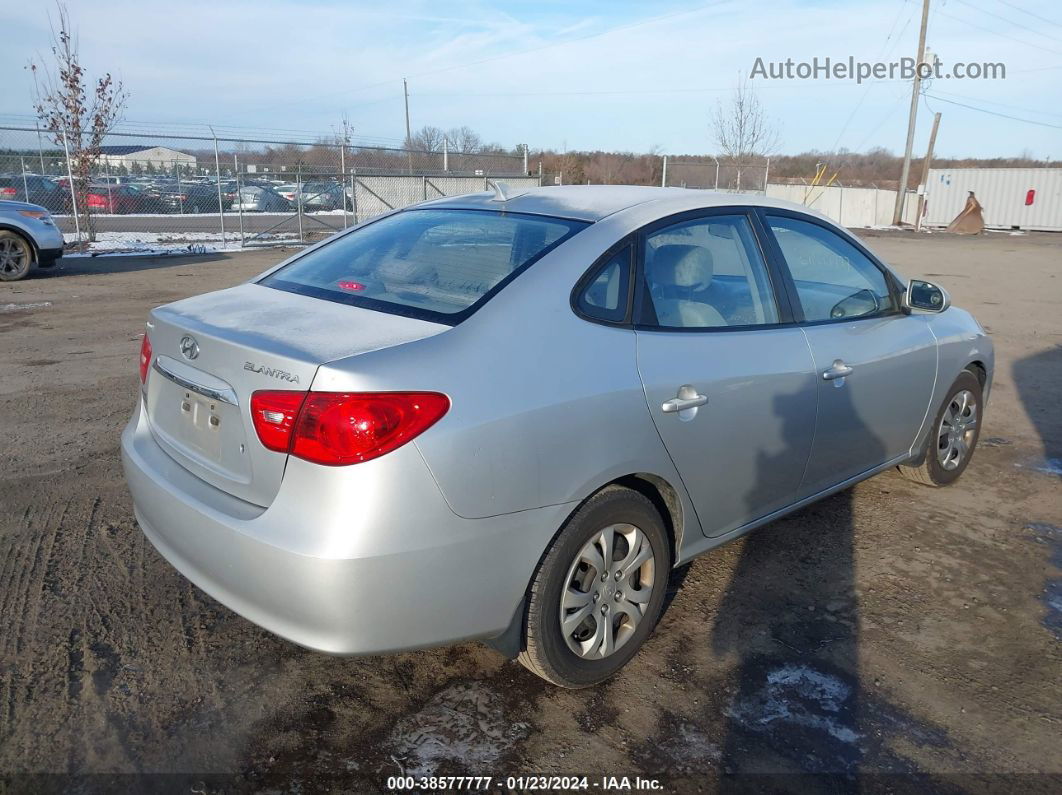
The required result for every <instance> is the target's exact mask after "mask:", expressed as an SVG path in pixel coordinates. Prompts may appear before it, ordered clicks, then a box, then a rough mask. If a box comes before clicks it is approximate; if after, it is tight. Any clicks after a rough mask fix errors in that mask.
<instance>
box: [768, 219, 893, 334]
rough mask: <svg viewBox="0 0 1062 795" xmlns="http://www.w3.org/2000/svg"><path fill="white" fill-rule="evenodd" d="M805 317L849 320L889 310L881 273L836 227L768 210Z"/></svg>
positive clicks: (889, 299)
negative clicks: (776, 214)
mask: <svg viewBox="0 0 1062 795" xmlns="http://www.w3.org/2000/svg"><path fill="white" fill-rule="evenodd" d="M769 221H770V227H771V231H772V232H773V233H774V237H775V240H777V241H778V247H779V248H781V249H782V256H784V257H785V261H786V264H787V265H788V266H789V272H790V274H791V275H792V276H793V281H794V282H795V284H796V291H797V295H798V296H799V297H800V304H801V306H802V307H803V309H804V319H805V320H808V321H812V322H815V321H822V320H850V319H852V318H857V317H867V316H869V315H878V314H882V313H885V312H889V311H892V310H893V309H894V308H895V302H894V300H893V297H892V293H891V292H890V291H889V283H888V281H887V280H886V278H885V274H884V273H883V272H882V271H881V269H880V268H879V267H878V266H877V265H875V264H874V262H873V261H871V259H870V258H869V257H868V256H867V255H866V254H864V253H863V252H862V251H860V250H859V249H858V248H856V247H855V246H853V245H852V244H851V243H849V242H848V241H847V240H845V239H844V238H843V237H841V236H840V235H838V234H837V233H836V232H831V231H830V230H829V229H826V228H825V227H822V226H819V225H818V224H813V223H811V222H809V221H800V220H798V219H796V218H787V217H783V216H769Z"/></svg>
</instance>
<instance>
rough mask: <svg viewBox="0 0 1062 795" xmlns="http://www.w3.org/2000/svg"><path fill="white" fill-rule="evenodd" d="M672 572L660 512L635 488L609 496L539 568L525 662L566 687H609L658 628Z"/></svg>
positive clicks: (566, 530) (592, 505)
mask: <svg viewBox="0 0 1062 795" xmlns="http://www.w3.org/2000/svg"><path fill="white" fill-rule="evenodd" d="M606 539H607V540H606ZM605 553H608V557H609V558H610V560H606V558H605ZM595 558H596V560H597V565H596V566H595V565H594V564H593V563H592V561H593V560H594V559H595ZM588 561H591V562H588ZM670 572H671V546H670V544H669V542H668V536H667V530H666V529H665V527H664V522H663V520H662V519H661V517H660V514H659V513H657V510H656V508H654V507H653V504H652V503H651V502H649V500H648V499H646V498H645V497H644V496H642V495H641V494H639V493H637V492H635V491H632V490H630V489H627V488H623V487H620V486H609V487H607V488H605V489H602V490H601V491H600V492H598V493H597V494H595V495H594V496H593V497H591V498H590V499H589V500H587V501H586V503H584V504H583V505H582V506H581V507H580V508H579V510H577V511H576V512H575V514H573V515H572V517H571V518H570V519H569V520H568V521H567V523H566V524H565V525H564V527H563V528H562V529H561V532H560V533H559V534H558V535H557V537H556V538H555V539H554V541H553V544H552V546H551V547H550V548H549V550H548V551H547V553H546V555H545V557H543V559H542V561H541V562H540V563H539V566H538V569H537V570H536V571H535V574H534V577H533V578H532V580H531V585H530V587H529V589H528V596H527V608H526V612H525V614H524V637H523V641H524V642H523V651H521V652H520V654H519V656H518V657H517V659H518V660H519V661H520V663H521V664H522V665H523V666H524V667H526V668H527V669H528V670H529V671H531V672H532V673H535V674H537V675H538V676H541V677H542V678H543V679H545V680H546V681H548V682H552V683H553V684H555V685H560V686H561V687H567V688H579V687H589V686H590V685H595V684H597V683H598V682H601V681H604V680H605V679H608V678H609V677H610V676H612V675H613V674H615V673H616V672H617V671H618V670H619V669H620V668H622V667H623V666H624V665H626V664H627V662H629V661H630V659H631V658H632V657H633V656H634V655H635V654H636V653H637V652H638V649H639V648H640V647H641V645H642V644H643V643H644V642H645V640H646V638H648V637H649V635H650V633H651V632H652V631H653V627H655V626H656V622H657V621H658V620H659V618H660V614H661V611H662V609H663V604H664V596H665V593H666V591H667V581H668V575H669V574H670ZM562 599H563V600H564V607H563V608H562ZM562 622H567V624H568V626H569V629H570V631H568V632H566V631H565V629H564V628H562ZM576 622H578V623H576Z"/></svg>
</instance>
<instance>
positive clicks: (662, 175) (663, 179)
mask: <svg viewBox="0 0 1062 795" xmlns="http://www.w3.org/2000/svg"><path fill="white" fill-rule="evenodd" d="M660 187H661V188H666V187H667V155H664V168H663V170H662V171H661V173H660Z"/></svg>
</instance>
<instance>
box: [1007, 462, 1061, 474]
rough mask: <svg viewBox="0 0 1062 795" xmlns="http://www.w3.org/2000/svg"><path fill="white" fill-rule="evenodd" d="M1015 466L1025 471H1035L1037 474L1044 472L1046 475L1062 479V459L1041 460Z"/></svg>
mask: <svg viewBox="0 0 1062 795" xmlns="http://www.w3.org/2000/svg"><path fill="white" fill-rule="evenodd" d="M1014 466H1016V467H1022V468H1023V469H1033V470H1036V471H1037V472H1043V473H1044V474H1045V475H1057V476H1058V477H1062V458H1041V459H1036V460H1033V461H1028V462H1025V463H1019V464H1015V465H1014Z"/></svg>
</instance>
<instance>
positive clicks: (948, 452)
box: [897, 370, 984, 487]
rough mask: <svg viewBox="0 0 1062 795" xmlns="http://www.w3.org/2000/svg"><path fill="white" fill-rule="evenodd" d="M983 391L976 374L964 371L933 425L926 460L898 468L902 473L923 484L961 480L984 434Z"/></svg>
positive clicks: (939, 484) (936, 484)
mask: <svg viewBox="0 0 1062 795" xmlns="http://www.w3.org/2000/svg"><path fill="white" fill-rule="evenodd" d="M982 394H983V393H982V389H981V382H980V381H979V380H978V378H977V376H975V375H974V374H973V373H971V372H970V371H969V370H963V371H962V372H961V373H960V374H959V377H958V378H956V379H955V383H954V384H952V385H951V389H949V390H948V396H947V398H946V399H945V400H944V402H943V403H942V404H941V406H940V409H939V410H938V411H937V413H936V416H935V417H934V419H933V424H932V425H931V426H930V430H929V434H930V436H929V441H928V443H927V444H926V452H925V459H924V460H923V461H922V463H921V464H919V465H918V466H905V465H901V466H899V467H897V469H899V470H900V474H902V475H903V476H904V477H905V478H907V479H908V480H913V481H914V482H915V483H921V484H922V485H924V486H934V487H938V486H947V485H950V484H951V483H954V482H955V481H956V480H958V479H959V477H960V476H961V475H962V473H963V472H965V471H966V467H967V465H968V464H969V463H970V459H971V458H973V454H974V450H975V449H976V448H977V440H978V439H979V438H980V436H981V422H982V420H983V414H984V403H983V400H982Z"/></svg>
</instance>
